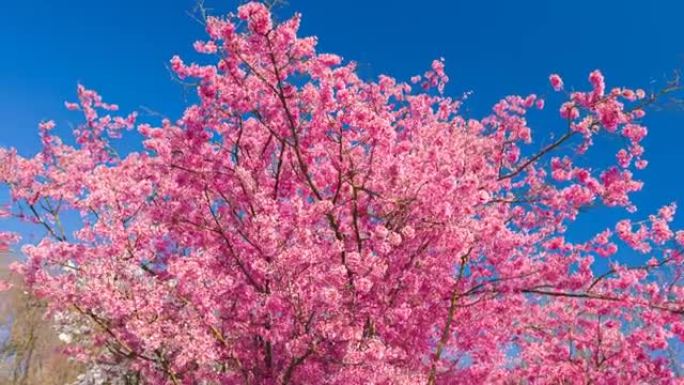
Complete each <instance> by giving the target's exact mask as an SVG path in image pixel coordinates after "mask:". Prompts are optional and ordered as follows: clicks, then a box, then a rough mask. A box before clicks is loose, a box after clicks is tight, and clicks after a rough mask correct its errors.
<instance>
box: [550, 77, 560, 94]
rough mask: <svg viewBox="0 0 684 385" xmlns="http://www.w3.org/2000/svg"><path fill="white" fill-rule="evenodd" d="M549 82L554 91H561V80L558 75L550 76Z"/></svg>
mask: <svg viewBox="0 0 684 385" xmlns="http://www.w3.org/2000/svg"><path fill="white" fill-rule="evenodd" d="M549 82H550V83H551V87H553V90H554V91H560V90H562V89H563V79H561V77H560V76H559V75H558V74H552V75H551V76H549Z"/></svg>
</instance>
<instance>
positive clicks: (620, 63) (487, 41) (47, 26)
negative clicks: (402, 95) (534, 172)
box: [0, 0, 684, 229]
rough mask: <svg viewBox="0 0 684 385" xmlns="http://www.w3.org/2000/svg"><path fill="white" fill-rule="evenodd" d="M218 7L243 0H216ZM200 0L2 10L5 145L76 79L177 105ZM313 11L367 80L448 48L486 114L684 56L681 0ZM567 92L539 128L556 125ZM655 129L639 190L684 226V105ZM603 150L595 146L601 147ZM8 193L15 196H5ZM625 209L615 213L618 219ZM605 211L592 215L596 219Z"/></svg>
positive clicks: (655, 74) (364, 5)
mask: <svg viewBox="0 0 684 385" xmlns="http://www.w3.org/2000/svg"><path fill="white" fill-rule="evenodd" d="M206 3H207V6H209V7H213V8H214V9H215V11H216V12H217V13H220V12H226V11H228V10H232V9H234V8H235V6H236V5H237V2H236V1H230V0H223V1H216V0H207V2H206ZM193 5H194V0H137V1H133V0H118V1H93V0H69V1H66V0H61V1H60V0H16V1H3V6H2V8H1V9H0V46H1V47H2V50H3V53H2V60H0V146H8V145H11V146H15V147H17V148H18V149H19V151H20V152H21V153H23V154H30V153H33V152H35V151H37V150H38V143H39V142H38V136H37V130H36V124H37V122H38V121H40V120H41V119H55V120H56V121H57V123H58V125H61V126H62V128H65V127H68V122H69V121H78V116H77V115H75V114H73V113H68V112H66V111H65V110H64V108H63V101H64V100H73V99H74V96H75V86H76V84H77V82H82V83H83V84H85V85H86V86H88V87H91V88H94V89H97V90H98V91H100V92H101V93H102V94H103V95H104V96H105V99H106V100H108V101H111V102H115V103H119V104H120V105H121V107H122V109H123V110H124V111H129V110H132V109H138V108H139V106H141V105H144V106H147V107H149V108H152V109H154V110H156V111H159V112H162V113H164V114H165V115H168V116H170V117H178V116H179V113H180V111H181V109H182V106H183V102H184V96H183V92H182V90H181V89H180V87H179V86H178V85H177V84H176V83H174V82H172V81H171V80H170V76H169V73H168V72H167V70H166V67H165V65H166V63H168V60H169V58H170V57H171V56H172V55H174V54H180V55H181V56H184V57H186V58H193V57H195V56H194V55H192V52H191V51H192V49H191V45H192V42H193V41H194V40H197V39H201V38H203V37H204V35H203V28H202V27H201V26H200V25H199V24H198V23H196V22H195V21H193V20H192V19H191V18H190V17H189V16H188V15H187V14H186V12H187V11H189V10H191V9H192V7H193ZM294 11H299V12H301V13H302V14H303V16H304V18H303V25H302V32H303V34H305V35H317V36H318V37H319V41H320V44H319V47H320V50H322V51H328V52H335V53H338V54H341V55H342V56H344V57H345V59H348V60H355V61H357V62H359V64H360V70H361V72H362V74H363V75H364V76H366V77H368V78H370V77H372V76H375V75H377V74H379V73H387V74H390V75H394V76H396V77H399V78H403V79H406V78H408V77H409V76H410V75H413V74H416V73H422V72H423V71H424V70H425V69H426V68H427V67H428V65H429V63H430V62H431V60H432V59H433V58H437V57H444V58H445V59H446V63H447V71H448V73H449V75H450V77H451V79H452V82H451V83H450V85H449V87H448V88H447V91H448V92H449V93H452V94H453V95H459V94H461V93H462V92H463V91H466V90H473V91H474V92H475V93H474V96H473V97H472V98H471V100H470V101H469V103H468V108H469V110H470V112H469V113H471V114H473V115H481V114H482V113H484V112H486V111H488V109H489V107H490V106H491V105H492V103H493V102H495V101H496V100H497V99H498V98H500V97H502V96H505V95H507V94H510V93H523V94H526V93H529V92H537V93H540V94H545V95H550V94H551V92H550V88H549V86H548V82H547V77H548V75H549V74H550V73H553V72H558V73H560V74H561V75H563V77H564V80H565V82H566V84H567V85H569V86H572V85H575V86H577V87H578V88H583V87H586V76H587V74H588V72H589V71H591V70H593V69H595V68H600V69H601V70H602V71H603V72H604V74H605V75H606V77H607V79H608V82H609V85H611V86H613V85H630V86H635V87H636V86H640V87H644V88H650V87H651V86H650V84H651V82H653V81H656V82H658V83H659V84H661V85H662V83H663V79H664V78H665V77H667V76H668V75H669V74H670V73H671V71H672V70H673V69H675V68H683V67H684V31H683V30H682V27H681V23H682V20H681V19H682V15H684V2H682V1H680V0H669V1H665V0H662V1H638V0H623V1H597V0H593V1H591V0H573V1H552V0H548V1H541V0H539V1H510V0H501V1H474V0H473V1H462V0H441V1H430V0H423V1H401V0H399V1H398V0H393V1H390V0H365V1H361V0H340V1H316V0H290V4H289V5H288V6H286V7H283V8H280V9H279V10H278V11H277V12H278V14H279V15H280V16H281V17H282V18H284V17H286V16H288V15H290V14H291V13H292V12H294ZM559 101H560V99H558V97H557V96H555V98H554V97H552V98H550V100H549V103H548V105H549V106H551V107H552V108H553V110H552V111H551V112H549V113H548V114H549V115H543V114H542V115H540V118H539V120H538V124H539V126H538V127H539V128H540V130H541V131H540V133H539V134H538V136H537V138H538V140H537V141H536V144H537V145H538V144H539V143H541V141H542V139H543V138H544V137H545V135H544V133H547V132H549V131H554V130H556V131H558V130H560V129H562V128H561V127H558V128H556V127H554V125H555V124H558V123H559V122H560V121H559V120H555V119H550V118H549V116H551V115H555V111H556V108H557V103H558V102H559ZM646 122H647V123H648V125H649V128H650V135H649V138H648V139H647V140H646V145H647V154H648V159H649V160H650V166H649V168H648V169H647V170H646V171H644V172H642V173H641V174H640V176H641V178H642V179H643V180H644V181H645V182H646V188H645V190H644V192H642V193H639V194H637V195H636V199H635V200H636V202H637V203H638V204H640V207H641V210H640V213H641V215H645V214H648V213H650V212H652V211H653V210H655V209H656V208H657V207H659V206H660V205H662V204H665V203H669V202H672V201H679V203H680V206H681V207H680V208H681V209H680V214H681V215H679V218H680V219H679V220H678V223H679V224H684V220H682V218H684V183H683V182H682V176H683V175H684V173H683V172H682V165H684V149H683V148H682V147H683V145H684V130H683V129H684V127H683V125H684V112H682V111H679V112H676V111H661V112H654V113H651V114H650V116H649V117H648V119H647V121H646ZM594 154H595V152H594ZM0 198H5V199H6V195H5V196H0ZM624 215H626V213H624V212H614V211H611V212H610V213H608V212H606V213H605V215H603V216H602V217H603V218H607V219H616V218H620V217H622V216H624ZM606 224H608V223H607V222H601V221H598V222H597V221H594V220H591V221H584V222H583V226H586V228H596V229H598V228H599V227H602V226H605V225H606Z"/></svg>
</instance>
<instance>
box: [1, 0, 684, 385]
mask: <svg viewBox="0 0 684 385" xmlns="http://www.w3.org/2000/svg"><path fill="white" fill-rule="evenodd" d="M299 23H300V16H299V15H295V16H294V17H292V18H291V19H289V20H286V21H284V22H281V23H275V22H274V21H273V19H272V17H271V14H270V11H269V9H268V8H267V7H266V6H265V5H263V4H260V3H248V4H246V5H243V6H241V7H240V8H239V9H238V11H237V13H236V14H231V15H228V16H226V17H208V18H207V19H206V30H207V33H208V38H207V40H206V41H199V42H197V43H196V44H195V48H196V50H197V51H198V52H200V53H205V54H208V55H209V57H211V58H213V60H214V61H213V62H212V64H207V65H204V64H188V63H185V62H184V61H183V60H182V59H181V58H179V57H174V58H173V59H172V60H171V68H172V70H173V71H174V72H175V74H176V75H177V76H178V78H180V79H182V80H183V81H184V82H192V84H194V85H195V87H196V90H197V98H196V99H197V100H196V102H195V103H193V104H191V105H189V106H188V107H187V109H186V110H185V112H184V114H183V116H182V117H181V118H180V119H178V120H176V121H171V120H164V121H162V122H161V123H160V124H147V123H138V122H136V115H135V114H129V115H121V116H119V115H117V113H116V111H117V110H118V107H117V106H116V105H114V104H109V103H105V102H104V101H103V99H102V98H101V97H100V96H99V95H98V94H97V93H96V92H94V91H92V90H89V89H86V88H85V87H83V86H79V88H78V102H76V103H67V104H66V107H67V108H68V109H70V110H75V111H80V112H82V113H83V115H84V117H85V122H84V123H83V124H82V125H80V126H79V127H77V128H76V129H75V130H74V135H75V142H76V144H74V145H69V144H67V143H66V142H64V141H62V139H60V137H58V136H57V135H55V134H53V132H52V129H53V127H54V123H53V122H51V121H47V122H43V123H41V124H40V138H41V140H42V143H43V150H42V152H40V153H38V154H36V155H35V156H34V157H31V158H25V157H22V156H19V155H18V154H17V152H16V151H15V150H13V149H0V180H2V182H4V183H5V184H6V185H7V186H8V187H9V189H10V191H11V197H12V205H11V207H8V208H7V209H5V210H4V211H2V214H1V215H2V216H14V217H19V218H21V219H24V220H25V221H28V222H31V223H34V224H35V225H36V226H39V227H40V228H41V229H42V230H44V231H45V237H44V238H43V239H42V240H40V241H39V242H38V243H37V244H27V245H25V246H23V248H22V251H23V253H24V254H25V256H26V262H25V264H23V265H21V266H14V267H15V270H16V271H18V272H20V273H22V274H23V277H24V279H25V281H26V283H27V284H28V285H29V286H30V287H31V290H32V291H33V292H34V293H35V294H36V295H38V296H40V297H41V298H43V299H44V300H45V301H47V303H48V304H49V311H50V312H51V313H50V314H65V313H66V314H71V315H73V317H76V318H77V319H78V320H77V321H69V322H76V323H77V324H78V323H82V324H87V325H89V327H90V328H91V330H92V331H91V332H90V333H89V336H88V338H76V339H73V340H70V341H69V342H70V343H69V344H68V347H69V349H70V351H71V353H72V354H73V355H74V356H76V357H78V358H80V359H82V360H91V361H92V362H97V361H98V360H102V359H103V357H105V358H107V359H108V360H114V361H112V363H111V364H112V365H115V366H116V367H119V368H124V369H122V370H125V371H128V373H134V374H135V378H136V381H140V383H144V384H407V385H408V384H410V385H413V384H428V385H435V384H445V385H446V384H596V385H598V384H684V380H683V379H682V378H681V377H679V376H678V373H679V370H680V369H681V368H680V361H681V356H678V355H677V354H674V355H673V354H670V353H669V352H670V350H671V349H672V348H673V347H676V346H677V345H678V344H679V343H680V342H681V341H682V339H683V338H684V318H683V317H684V287H683V286H682V284H681V279H680V278H681V275H682V267H683V266H684V255H683V254H682V245H683V244H684V232H681V231H675V230H673V229H671V228H670V223H671V221H672V220H673V215H674V212H675V205H674V204H670V205H666V206H664V207H663V208H662V209H660V210H659V211H658V212H657V213H654V214H652V215H650V216H646V217H642V218H641V219H640V220H639V221H637V220H636V219H633V216H634V215H633V214H631V213H632V212H634V211H635V210H636V207H635V206H634V205H633V203H632V202H631V201H630V194H631V193H633V192H635V191H639V190H640V189H641V188H642V183H641V182H640V181H638V180H637V179H635V172H636V171H638V169H642V168H644V167H646V166H647V163H646V159H645V157H644V148H643V147H642V145H641V142H642V139H643V138H644V137H645V135H646V134H647V129H646V127H645V126H644V124H643V118H644V116H645V109H646V107H648V106H649V104H651V103H652V102H653V101H654V100H655V99H656V98H657V97H659V96H661V94H666V93H670V92H673V91H676V90H677V89H678V85H677V84H669V85H667V86H666V88H664V89H663V90H662V91H660V92H654V93H651V92H648V93H647V92H645V91H644V90H641V89H630V88H623V87H617V88H607V86H606V84H605V81H604V77H603V75H602V74H601V72H599V71H594V72H592V73H591V74H590V75H589V85H588V87H587V90H586V91H575V92H566V91H565V89H566V88H565V86H564V84H563V81H562V79H561V78H560V76H558V75H551V77H550V78H549V80H550V85H551V87H552V88H553V89H554V90H555V91H557V93H556V94H554V95H558V96H559V97H563V98H565V100H566V101H565V102H564V103H562V105H561V106H560V112H559V113H560V116H559V119H558V125H559V126H560V127H565V128H564V129H563V130H564V131H563V132H561V133H560V134H559V135H557V136H556V138H555V139H554V140H553V141H552V142H551V143H549V144H548V145H546V146H542V147H538V145H535V144H532V131H533V130H532V128H531V127H530V126H529V124H528V118H527V116H528V114H529V115H533V114H534V113H535V110H537V109H542V108H544V100H542V99H541V98H540V97H538V96H536V95H534V94H533V95H526V96H508V97H505V98H504V99H502V100H501V101H500V102H498V103H497V104H496V105H494V107H493V109H492V112H491V114H489V115H488V116H485V117H483V118H481V119H479V120H478V119H470V118H465V117H464V116H463V115H462V114H461V113H460V112H459V111H460V108H461V105H462V103H463V102H464V100H463V99H462V98H452V97H448V96H447V95H445V94H444V93H443V92H444V86H445V84H446V83H447V81H448V77H447V75H446V73H445V70H444V62H443V61H442V60H436V61H434V62H433V63H432V66H431V68H430V69H429V70H428V71H427V72H425V73H424V74H423V75H420V76H415V77H413V78H411V79H410V81H408V82H401V81H398V80H395V79H394V78H392V77H389V76H380V77H379V78H378V79H377V80H374V81H368V80H365V79H363V78H361V77H360V76H359V75H358V74H357V73H356V70H355V65H354V63H351V62H347V63H345V62H343V60H342V59H341V58H340V57H339V56H336V55H333V54H327V53H319V52H317V51H316V38H313V37H299V36H298V35H297V30H298V27H299ZM132 128H137V130H138V131H139V133H140V134H141V135H142V137H143V142H142V143H143V146H144V150H142V151H140V152H131V153H128V154H124V155H120V154H117V152H116V151H115V150H114V146H113V145H112V143H113V141H114V140H115V139H116V138H118V137H119V136H121V135H123V134H124V131H126V130H128V129H132ZM129 135H133V134H129ZM604 136H605V137H613V138H617V139H620V140H618V141H617V142H618V143H621V144H623V145H622V146H621V147H622V148H620V149H617V150H616V153H615V158H614V162H612V163H613V164H612V165H609V166H603V165H600V164H599V163H600V162H596V156H595V155H596V154H597V151H612V149H611V148H608V147H606V146H604V147H599V148H598V149H596V148H594V147H596V146H594V140H595V139H596V138H598V137H604ZM597 146H598V145H597ZM599 205H602V206H607V207H621V208H623V209H626V211H627V212H625V218H630V219H625V220H623V221H620V222H619V223H617V225H616V226H615V227H614V228H612V227H611V228H608V229H606V230H605V231H603V232H600V233H598V234H596V235H595V236H593V237H589V239H585V240H583V241H581V242H571V241H570V240H569V239H568V238H567V232H568V231H571V229H572V228H573V224H574V223H576V220H577V218H578V217H580V216H584V215H592V213H593V212H592V210H585V209H587V208H589V207H594V206H599ZM67 213H79V214H80V218H81V224H80V225H79V226H77V228H75V229H73V231H71V230H72V229H65V226H63V225H62V219H61V218H62V217H63V216H64V215H66V214H67ZM0 240H1V241H2V243H4V244H10V243H12V242H16V241H17V240H18V239H17V236H16V235H13V234H10V233H3V234H2V236H1V237H0ZM624 255H636V257H634V258H630V261H634V260H642V261H643V263H642V264H634V265H631V264H627V263H626V262H625V258H624V257H623V256H624ZM599 260H605V262H604V261H599ZM599 262H601V263H599ZM601 266H608V268H605V269H601ZM73 317H67V318H73Z"/></svg>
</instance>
